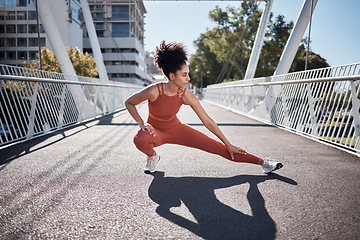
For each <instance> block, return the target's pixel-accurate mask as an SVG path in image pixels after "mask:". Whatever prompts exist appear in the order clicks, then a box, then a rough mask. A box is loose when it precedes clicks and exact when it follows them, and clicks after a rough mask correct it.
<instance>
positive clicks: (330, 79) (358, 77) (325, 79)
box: [208, 75, 360, 89]
mask: <svg viewBox="0 0 360 240" xmlns="http://www.w3.org/2000/svg"><path fill="white" fill-rule="evenodd" d="M357 80H360V75H351V76H341V77H323V78H309V79H301V80H283V81H275V82H263V83H244V84H241V83H237V84H231V85H230V84H229V85H223V86H219V85H216V84H215V85H210V86H208V88H209V89H211V88H232V87H253V86H267V85H284V84H297V83H312V82H340V81H357Z"/></svg>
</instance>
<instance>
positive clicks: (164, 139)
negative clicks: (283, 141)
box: [134, 123, 259, 164]
mask: <svg viewBox="0 0 360 240" xmlns="http://www.w3.org/2000/svg"><path fill="white" fill-rule="evenodd" d="M155 133H156V136H155V137H154V136H152V135H150V133H149V132H148V131H146V130H145V131H142V130H141V129H140V130H139V131H138V132H137V134H136V135H135V137H134V143H135V145H136V147H137V148H138V149H139V150H140V151H141V152H143V153H145V154H146V155H147V156H149V157H151V156H152V155H153V154H154V147H158V146H161V145H163V144H165V143H169V144H179V145H183V146H187V147H192V148H197V149H201V150H203V151H206V152H209V153H213V154H217V155H220V156H222V157H224V158H226V159H228V160H231V161H234V162H244V163H252V164H258V160H259V157H256V156H254V155H252V154H250V153H248V154H246V155H243V154H237V153H236V154H234V159H231V157H230V154H229V152H228V151H227V148H226V146H225V145H224V144H223V143H221V142H219V141H216V140H214V139H212V138H210V137H208V136H207V135H205V134H204V133H202V132H200V131H198V130H196V129H194V128H192V127H190V126H188V125H186V124H182V123H180V124H177V125H176V126H174V127H171V128H168V129H157V128H155Z"/></svg>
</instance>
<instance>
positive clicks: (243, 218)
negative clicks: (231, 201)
mask: <svg viewBox="0 0 360 240" xmlns="http://www.w3.org/2000/svg"><path fill="white" fill-rule="evenodd" d="M151 175H153V177H154V179H153V181H152V183H151V185H150V187H149V197H150V198H151V199H152V200H153V201H154V202H156V203H157V204H158V205H159V206H158V207H157V209H156V212H157V213H158V214H159V215H160V216H162V217H164V218H165V219H167V220H169V221H171V222H173V223H175V224H177V225H178V226H180V227H182V228H185V229H188V230H189V231H191V232H193V233H194V234H196V235H198V236H199V237H201V238H204V239H275V236H276V223H275V222H274V221H273V219H272V218H271V216H270V215H269V213H268V211H267V210H266V208H265V200H264V198H263V197H262V195H261V193H260V191H259V189H258V186H257V185H258V184H259V183H261V182H264V181H268V180H274V179H276V180H279V181H282V182H285V183H288V184H292V185H297V182H296V181H294V180H292V179H289V178H286V177H282V176H279V175H277V174H269V175H264V176H251V175H239V176H234V177H229V178H207V177H165V173H164V172H155V173H152V174H151ZM245 183H248V184H249V185H250V188H249V191H248V192H247V199H248V201H249V205H250V207H251V211H252V216H251V215H247V214H244V213H242V212H240V211H238V210H236V209H233V208H232V207H230V206H228V205H225V204H223V203H222V202H220V201H219V200H218V199H217V198H216V195H215V190H216V189H220V188H228V187H232V186H236V185H241V184H245ZM181 202H182V203H183V204H184V205H185V206H186V207H187V208H188V209H189V211H190V212H191V214H192V215H193V216H194V218H195V219H196V222H194V221H192V220H189V219H187V218H185V217H183V216H180V215H178V214H175V213H173V212H171V210H170V208H172V207H179V206H180V205H181Z"/></svg>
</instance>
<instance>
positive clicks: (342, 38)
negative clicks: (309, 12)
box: [144, 0, 360, 66]
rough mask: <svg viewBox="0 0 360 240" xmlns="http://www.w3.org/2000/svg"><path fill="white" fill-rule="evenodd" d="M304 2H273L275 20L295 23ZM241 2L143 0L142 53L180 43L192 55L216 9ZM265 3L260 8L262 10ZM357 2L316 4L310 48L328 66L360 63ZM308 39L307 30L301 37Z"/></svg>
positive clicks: (335, 0)
mask: <svg viewBox="0 0 360 240" xmlns="http://www.w3.org/2000/svg"><path fill="white" fill-rule="evenodd" d="M303 2H304V0H274V2H273V6H272V12H273V13H274V17H275V16H277V15H280V14H281V15H284V16H285V21H286V22H290V21H293V22H294V23H295V22H296V19H297V17H298V15H299V12H300V10H301V7H302V5H303ZM240 4H241V2H240V1H220V0H219V1H214V0H213V1H198V0H193V1H191V0H187V1H181V0H178V1H174V0H173V1H161V0H160V1H159V0H158V1H153V0H144V5H145V8H146V11H147V13H146V15H145V41H144V42H145V50H146V51H148V52H153V51H154V50H155V47H156V46H158V45H159V43H160V42H161V41H162V40H165V41H166V42H172V41H175V42H182V43H184V44H185V45H186V46H187V49H188V52H189V54H194V53H195V51H196V46H194V44H193V42H194V41H195V40H196V39H197V38H198V37H199V36H200V34H201V33H204V32H206V31H207V29H211V28H213V27H215V24H214V23H213V22H211V20H210V19H209V17H208V13H209V11H210V10H212V9H214V8H215V6H217V5H218V6H219V7H221V8H223V9H226V7H227V6H229V5H231V6H236V7H238V6H240ZM263 7H264V3H261V4H260V7H259V8H260V9H261V10H262V9H263ZM359 10H360V0H341V1H340V0H318V3H317V5H316V8H315V10H314V13H313V19H312V25H311V34H310V39H311V44H310V48H311V50H312V51H314V52H315V53H317V54H320V55H321V57H323V58H325V59H326V60H327V62H328V63H329V64H330V66H339V65H345V64H351V63H358V62H360V14H359ZM273 19H274V18H273ZM304 35H305V36H304V38H305V37H307V36H308V29H307V30H306V31H305V33H304Z"/></svg>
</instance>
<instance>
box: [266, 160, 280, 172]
mask: <svg viewBox="0 0 360 240" xmlns="http://www.w3.org/2000/svg"><path fill="white" fill-rule="evenodd" d="M262 167H263V170H264V173H271V172H273V171H275V170H278V169H280V168H282V167H283V164H282V163H281V162H274V161H272V160H270V159H267V158H265V160H264V162H263V164H262Z"/></svg>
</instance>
